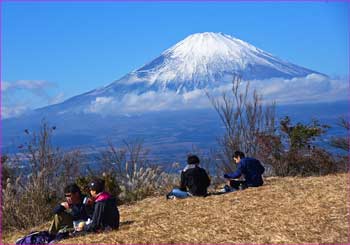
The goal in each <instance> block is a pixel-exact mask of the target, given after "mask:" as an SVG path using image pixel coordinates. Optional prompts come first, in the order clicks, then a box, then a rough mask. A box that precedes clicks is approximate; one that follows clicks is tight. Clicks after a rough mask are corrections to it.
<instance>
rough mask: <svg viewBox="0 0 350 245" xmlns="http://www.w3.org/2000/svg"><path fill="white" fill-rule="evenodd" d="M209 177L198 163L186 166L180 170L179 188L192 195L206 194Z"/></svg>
mask: <svg viewBox="0 0 350 245" xmlns="http://www.w3.org/2000/svg"><path fill="white" fill-rule="evenodd" d="M209 185H210V179H209V176H208V174H207V172H206V171H205V170H204V169H203V168H200V167H199V166H198V165H195V166H192V167H191V166H189V165H188V166H187V167H186V168H185V169H184V171H182V172H181V183H180V189H181V190H182V191H187V189H188V192H190V193H191V194H192V195H194V196H206V195H207V188H208V186H209Z"/></svg>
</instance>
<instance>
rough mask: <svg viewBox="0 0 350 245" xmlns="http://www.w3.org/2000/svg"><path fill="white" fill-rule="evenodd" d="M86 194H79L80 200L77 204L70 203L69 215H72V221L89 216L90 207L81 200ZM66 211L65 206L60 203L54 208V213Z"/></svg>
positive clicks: (90, 213)
mask: <svg viewBox="0 0 350 245" xmlns="http://www.w3.org/2000/svg"><path fill="white" fill-rule="evenodd" d="M85 197H86V196H84V195H82V196H81V202H80V203H78V204H72V205H71V207H70V209H71V211H70V212H69V214H70V215H72V217H73V221H75V220H87V219H88V218H91V215H92V208H91V207H88V206H86V205H85V204H83V200H84V198H85ZM64 211H66V209H65V207H63V206H62V205H58V206H57V207H56V208H55V209H54V210H53V212H54V214H60V213H62V212H64Z"/></svg>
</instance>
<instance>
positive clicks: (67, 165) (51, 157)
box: [2, 122, 80, 230]
mask: <svg viewBox="0 0 350 245" xmlns="http://www.w3.org/2000/svg"><path fill="white" fill-rule="evenodd" d="M54 130H55V127H49V126H48V125H47V124H46V123H45V122H43V124H42V126H41V129H40V132H39V134H38V135H37V134H36V133H30V132H29V131H28V130H25V132H26V134H28V137H29V141H28V142H27V143H26V144H25V146H26V147H25V148H24V149H23V152H22V154H21V157H18V156H17V157H15V158H13V159H10V161H12V163H15V165H22V166H24V165H29V170H28V172H24V173H21V174H20V175H19V176H17V177H13V178H8V179H7V180H6V181H7V183H6V185H5V186H3V188H2V213H3V223H2V224H3V229H4V230H9V229H21V228H26V227H32V226H35V225H38V224H41V223H43V222H44V221H47V220H48V219H50V217H51V215H52V208H53V207H54V205H57V203H58V201H59V198H60V197H59V196H58V193H61V192H62V189H63V188H64V186H65V185H66V184H67V183H68V182H71V181H72V180H74V179H75V177H76V176H77V175H78V174H79V171H78V163H79V161H80V153H79V152H71V153H64V152H62V151H60V150H59V149H58V148H54V147H53V146H52V143H51V136H52V133H53V131H54Z"/></svg>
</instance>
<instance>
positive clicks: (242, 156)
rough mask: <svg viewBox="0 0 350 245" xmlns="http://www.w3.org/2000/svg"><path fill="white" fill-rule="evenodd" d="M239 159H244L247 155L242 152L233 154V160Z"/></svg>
mask: <svg viewBox="0 0 350 245" xmlns="http://www.w3.org/2000/svg"><path fill="white" fill-rule="evenodd" d="M237 157H239V158H241V159H242V158H245V155H244V153H243V152H241V151H235V153H233V155H232V158H237Z"/></svg>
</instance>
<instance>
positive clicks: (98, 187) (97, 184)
mask: <svg viewBox="0 0 350 245" xmlns="http://www.w3.org/2000/svg"><path fill="white" fill-rule="evenodd" d="M89 189H90V190H92V191H96V193H100V192H102V191H104V189H105V181H104V180H103V179H99V178H96V179H93V180H92V181H91V182H90V183H89Z"/></svg>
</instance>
